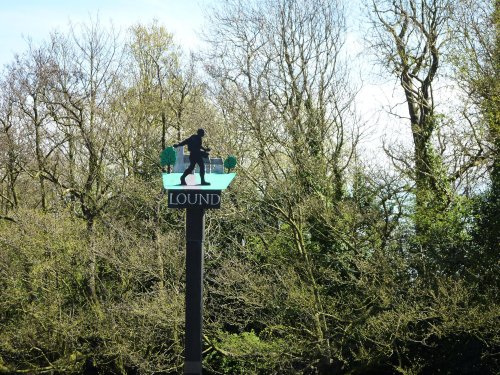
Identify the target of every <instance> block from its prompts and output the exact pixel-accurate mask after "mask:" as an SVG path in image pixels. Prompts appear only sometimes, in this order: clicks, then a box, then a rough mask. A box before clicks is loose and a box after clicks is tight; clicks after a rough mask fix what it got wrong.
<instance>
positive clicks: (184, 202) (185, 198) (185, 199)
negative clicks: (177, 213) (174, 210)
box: [177, 193, 187, 204]
mask: <svg viewBox="0 0 500 375" xmlns="http://www.w3.org/2000/svg"><path fill="white" fill-rule="evenodd" d="M180 197H183V198H184V200H183V201H182V202H181V201H180ZM186 201H187V197H186V194H184V193H180V194H178V195H177V203H178V204H186Z"/></svg>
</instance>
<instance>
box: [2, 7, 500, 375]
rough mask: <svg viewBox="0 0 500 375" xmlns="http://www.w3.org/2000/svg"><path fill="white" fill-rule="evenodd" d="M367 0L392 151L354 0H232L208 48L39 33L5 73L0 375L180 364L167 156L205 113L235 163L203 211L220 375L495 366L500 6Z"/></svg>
mask: <svg viewBox="0 0 500 375" xmlns="http://www.w3.org/2000/svg"><path fill="white" fill-rule="evenodd" d="M363 12H364V16H365V20H366V25H367V27H366V30H367V32H366V34H365V50H364V51H363V54H365V55H366V61H367V64H370V65H372V66H376V67H377V68H378V69H379V71H380V75H381V76H382V77H385V79H386V80H387V81H388V82H391V83H392V84H393V86H394V90H395V92H397V93H398V95H401V98H402V101H403V104H402V106H399V107H398V108H399V109H398V110H393V111H392V114H393V116H392V117H391V118H392V119H393V121H395V123H396V124H397V127H399V128H400V129H403V130H404V132H406V134H408V137H406V139H395V140H393V141H391V142H385V143H384V145H383V146H381V147H379V148H378V149H377V150H376V151H375V152H366V151H364V149H363V147H360V144H361V142H362V139H363V129H364V128H363V126H364V125H365V124H364V121H363V120H362V116H360V108H356V101H355V98H356V95H357V94H358V92H359V91H360V89H361V88H362V86H360V84H359V80H356V79H355V77H353V72H352V70H351V64H350V60H349V54H348V53H347V52H348V50H349V48H348V47H349V42H346V40H348V35H349V34H348V28H347V21H348V20H349V17H350V14H349V12H348V11H346V8H345V5H343V3H342V2H341V1H340V0H338V1H337V0H330V1H326V0H307V1H306V0H262V1H238V0H224V1H221V2H219V3H218V4H217V5H216V7H215V8H214V9H212V11H211V12H209V14H208V18H207V22H208V25H209V26H208V27H207V28H206V29H205V36H204V37H205V40H206V42H207V46H208V48H207V49H206V50H203V51H195V52H196V53H192V54H186V53H184V52H183V50H182V49H181V48H180V46H178V45H176V43H175V41H174V36H173V35H172V34H170V33H169V32H168V30H167V28H166V27H165V26H163V25H162V24H161V23H159V22H157V21H152V22H151V23H149V24H144V25H135V26H132V27H130V29H128V30H122V31H121V32H118V31H116V30H114V29H113V27H112V26H111V25H107V24H103V23H102V22H100V21H99V20H97V19H95V18H91V19H90V20H89V22H88V23H86V24H82V25H74V26H72V27H70V28H69V29H68V30H67V32H54V33H52V34H51V35H50V36H47V38H46V40H45V42H43V43H40V44H36V45H35V44H34V43H28V44H27V46H26V50H25V52H24V53H22V54H19V55H17V56H15V58H14V59H13V60H12V63H11V64H9V65H7V66H5V67H4V68H3V70H2V72H1V76H0V80H1V85H0V373H8V374H16V373H19V374H20V373H29V374H44V373H45V374H95V373H102V374H111V373H115V374H175V373H180V372H181V371H182V365H183V336H184V333H183V319H184V269H185V264H184V260H185V258H184V251H185V250H184V246H185V245H184V233H183V230H184V219H183V212H182V211H181V210H169V209H167V207H166V206H167V201H166V195H165V194H164V192H163V191H162V185H161V167H160V161H159V154H160V152H161V151H162V150H163V149H164V148H165V147H167V146H170V145H172V144H173V143H176V142H177V141H179V140H180V139H183V138H184V137H186V136H188V135H190V134H192V133H193V132H194V131H196V129H197V128H199V127H204V128H205V129H206V130H207V137H206V142H207V145H208V146H210V147H211V148H212V149H213V152H212V154H213V155H214V156H222V157H226V156H227V155H236V156H237V158H238V162H239V164H238V167H237V174H238V176H237V178H236V179H235V181H234V183H233V185H232V186H231V188H230V189H229V190H228V191H227V192H225V193H224V194H225V196H224V204H223V206H224V207H223V209H221V210H214V211H210V212H209V213H208V216H207V242H206V257H205V270H206V278H205V294H204V298H205V315H204V324H205V327H204V342H205V347H204V369H205V372H206V373H207V374H334V373H339V374H434V373H449V374H490V373H491V374H493V373H498V372H499V371H500V367H499V360H500V354H499V340H500V336H499V329H498V327H499V313H500V309H499V300H498V295H499V280H498V274H499V257H498V251H499V248H500V242H499V234H500V122H499V121H500V117H499V116H500V111H499V106H500V97H499V84H500V77H499V65H500V55H499V53H500V44H499V43H500V42H499V38H498V35H499V30H500V24H499V22H500V21H499V20H500V19H499V17H500V2H499V1H498V0H492V1H487V0H455V1H450V0H395V1H392V0H391V1H389V0H374V1H372V2H369V3H367V6H366V8H365V9H363ZM438 86H439V87H441V88H442V87H447V88H448V90H447V91H446V90H439V91H438V90H437V87H438ZM393 109H394V108H393Z"/></svg>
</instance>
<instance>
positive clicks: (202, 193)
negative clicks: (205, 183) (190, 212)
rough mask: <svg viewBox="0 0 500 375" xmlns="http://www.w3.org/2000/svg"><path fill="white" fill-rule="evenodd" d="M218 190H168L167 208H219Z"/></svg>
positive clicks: (219, 192)
mask: <svg viewBox="0 0 500 375" xmlns="http://www.w3.org/2000/svg"><path fill="white" fill-rule="evenodd" d="M220 201H221V191H220V190H187V189H186V190H169V191H168V207H169V208H193V207H196V208H220Z"/></svg>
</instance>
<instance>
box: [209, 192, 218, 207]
mask: <svg viewBox="0 0 500 375" xmlns="http://www.w3.org/2000/svg"><path fill="white" fill-rule="evenodd" d="M210 195H211V199H210V204H211V205H212V206H216V205H218V204H219V203H220V195H218V194H210ZM214 198H216V199H214Z"/></svg>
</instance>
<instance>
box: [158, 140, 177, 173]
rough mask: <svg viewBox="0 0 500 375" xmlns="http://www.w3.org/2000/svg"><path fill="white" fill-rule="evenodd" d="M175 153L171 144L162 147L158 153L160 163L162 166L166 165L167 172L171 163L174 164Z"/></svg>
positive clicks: (170, 167)
mask: <svg viewBox="0 0 500 375" xmlns="http://www.w3.org/2000/svg"><path fill="white" fill-rule="evenodd" d="M176 159H177V154H176V153H175V150H174V148H173V147H172V146H170V147H167V148H166V149H164V150H163V151H162V152H161V154H160V165H161V166H162V168H164V167H167V173H170V171H171V169H172V165H174V164H175V160H176Z"/></svg>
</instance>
